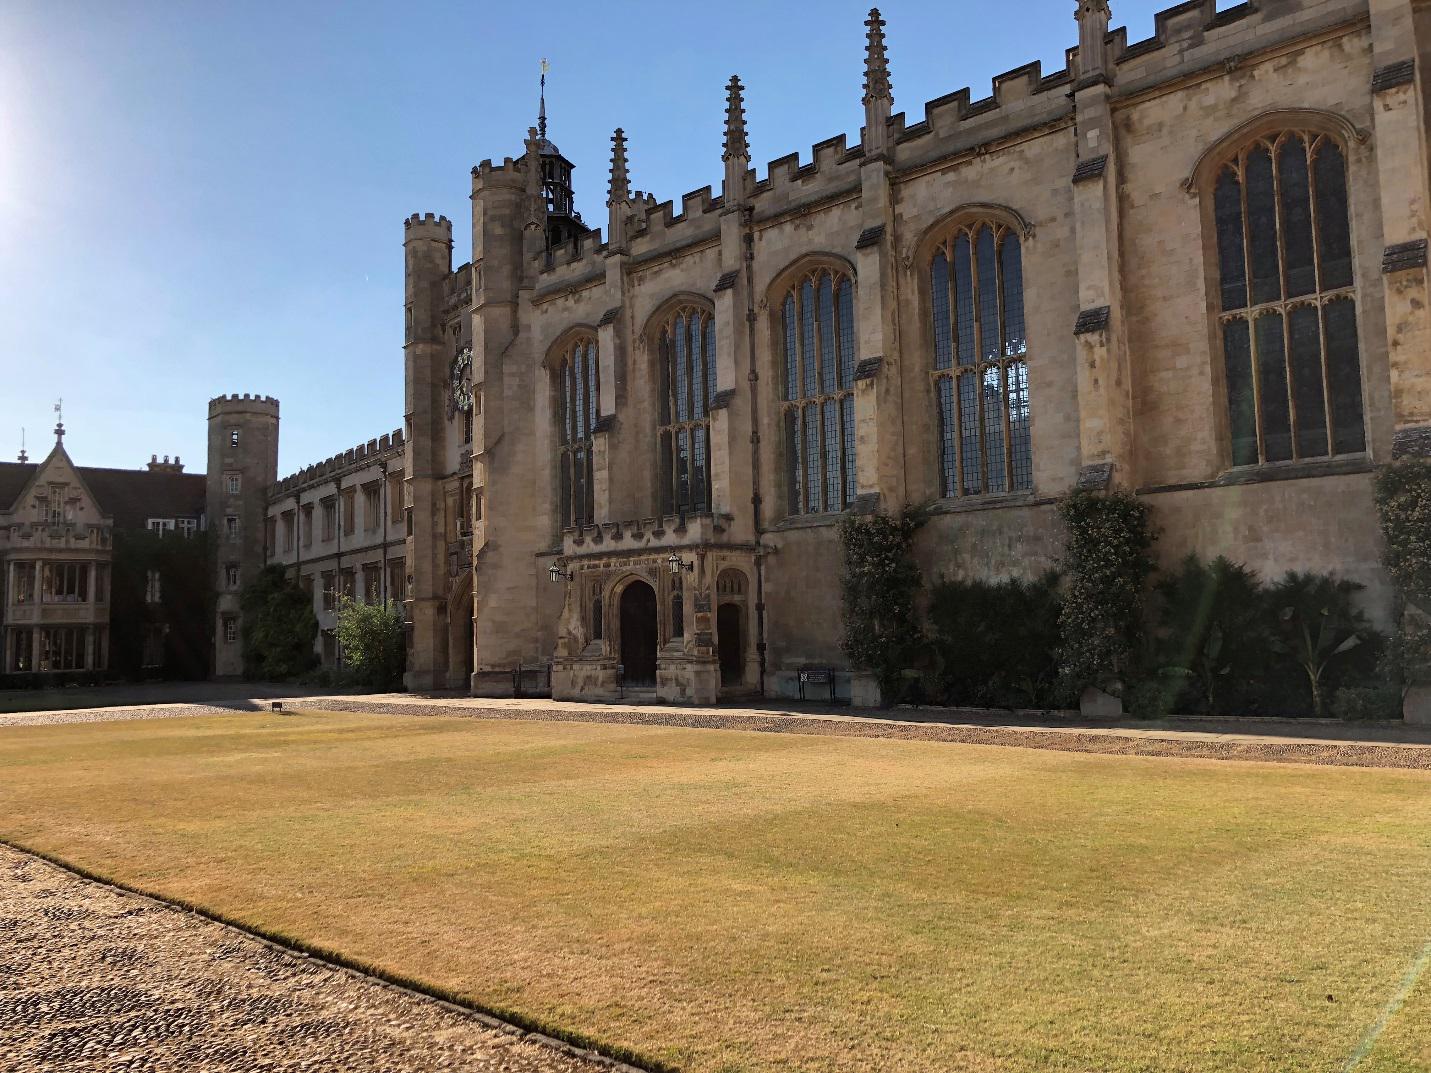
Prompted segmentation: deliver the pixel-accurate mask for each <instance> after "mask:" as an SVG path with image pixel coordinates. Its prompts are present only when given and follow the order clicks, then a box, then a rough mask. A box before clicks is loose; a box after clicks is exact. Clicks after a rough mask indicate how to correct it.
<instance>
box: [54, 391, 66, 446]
mask: <svg viewBox="0 0 1431 1073" xmlns="http://www.w3.org/2000/svg"><path fill="white" fill-rule="evenodd" d="M64 405H65V400H64V399H63V398H59V399H56V400H55V441H56V442H59V441H60V440H62V439H64V438H65V412H64Z"/></svg>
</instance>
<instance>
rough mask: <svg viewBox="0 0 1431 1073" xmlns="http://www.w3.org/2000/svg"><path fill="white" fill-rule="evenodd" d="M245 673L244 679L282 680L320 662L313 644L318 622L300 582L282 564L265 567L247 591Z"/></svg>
mask: <svg viewBox="0 0 1431 1073" xmlns="http://www.w3.org/2000/svg"><path fill="white" fill-rule="evenodd" d="M239 603H240V607H241V608H242V609H243V662H244V667H243V673H244V677H245V678H256V679H260V680H263V681H281V680H283V679H285V678H293V677H295V676H297V675H300V674H302V673H303V672H304V671H306V670H308V669H309V668H310V667H312V666H313V665H314V664H315V663H316V662H317V656H316V655H315V654H314V652H313V642H314V640H315V639H316V638H317V637H318V617H317V616H316V615H314V614H313V602H312V600H311V599H310V598H309V596H308V594H307V593H306V592H304V591H303V589H302V588H301V587H300V586H299V584H298V582H297V581H295V580H293V579H292V578H290V577H289V576H288V574H287V572H286V571H285V570H284V568H283V567H282V566H280V565H278V564H272V565H270V566H265V567H264V568H263V569H262V570H261V571H259V573H258V574H257V575H256V576H255V577H254V579H253V580H252V581H250V582H249V583H248V584H247V585H245V586H244V590H243V595H242V596H241V597H240V601H239Z"/></svg>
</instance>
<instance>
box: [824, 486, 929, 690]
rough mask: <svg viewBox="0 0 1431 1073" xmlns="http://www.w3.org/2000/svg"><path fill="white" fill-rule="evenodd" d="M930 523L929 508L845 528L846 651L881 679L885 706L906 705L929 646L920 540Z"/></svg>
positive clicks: (854, 521) (846, 522) (850, 520)
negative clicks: (909, 674) (903, 688)
mask: <svg viewBox="0 0 1431 1073" xmlns="http://www.w3.org/2000/svg"><path fill="white" fill-rule="evenodd" d="M927 517H928V514H927V512H926V510H925V509H924V508H923V507H908V508H906V509H905V510H903V511H901V512H900V513H899V514H895V515H890V514H874V515H870V516H867V517H847V518H844V519H842V520H841V522H840V544H841V547H842V550H843V563H842V565H843V570H842V573H841V577H840V589H841V593H842V595H843V597H844V611H845V633H844V641H843V647H844V650H845V654H846V655H847V656H849V657H850V662H851V663H852V664H854V666H855V667H858V668H859V669H861V670H864V671H868V672H870V673H871V674H873V675H874V676H875V679H876V680H877V681H878V682H879V686H880V692H881V695H882V696H883V697H884V699H885V703H893V702H895V701H897V700H899V699H900V682H901V675H902V672H903V671H904V670H905V669H906V668H908V667H910V666H911V665H912V664H913V663H914V662H915V661H916V660H917V658H918V655H919V652H920V650H921V648H922V646H923V643H924V631H923V629H922V627H921V625H920V615H919V609H918V607H917V605H916V600H917V598H918V594H919V588H920V585H921V578H920V572H919V566H918V564H916V563H915V561H914V536H915V534H916V533H917V532H918V531H919V528H920V526H922V525H923V524H924V522H925V520H926V519H927Z"/></svg>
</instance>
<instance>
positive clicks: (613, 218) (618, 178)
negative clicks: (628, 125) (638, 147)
mask: <svg viewBox="0 0 1431 1073" xmlns="http://www.w3.org/2000/svg"><path fill="white" fill-rule="evenodd" d="M606 209H607V214H606V215H607V219H606V245H607V248H608V249H611V250H623V249H625V248H626V219H627V217H628V216H629V215H630V214H631V179H630V176H629V175H628V174H627V170H626V132H625V131H624V130H622V129H621V128H620V127H617V128H616V131H615V132H614V133H613V134H612V135H611V184H610V186H609V187H608V188H607V191H606Z"/></svg>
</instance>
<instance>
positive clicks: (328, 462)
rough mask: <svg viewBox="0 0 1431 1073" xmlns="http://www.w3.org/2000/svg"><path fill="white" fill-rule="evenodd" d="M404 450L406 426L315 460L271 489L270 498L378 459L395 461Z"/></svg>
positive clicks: (355, 468)
mask: <svg viewBox="0 0 1431 1073" xmlns="http://www.w3.org/2000/svg"><path fill="white" fill-rule="evenodd" d="M402 451H403V434H402V429H394V430H393V431H392V432H390V433H385V434H384V435H382V436H379V437H377V438H376V439H371V440H369V441H368V442H367V443H360V444H358V445H357V446H356V447H349V448H348V449H347V450H346V451H340V452H338V453H337V454H335V455H331V456H329V457H328V458H325V459H323V461H321V462H314V463H313V464H312V465H309V466H304V467H303V468H302V469H300V470H299V471H298V472H296V473H291V474H289V475H288V476H287V477H284V478H283V479H282V480H280V481H278V482H277V483H275V484H274V485H273V486H272V487H271V488H270V489H269V490H268V498H269V500H270V502H271V501H273V500H275V499H278V498H279V497H280V496H283V495H288V494H292V493H293V492H296V491H298V490H299V489H300V488H306V487H307V486H308V485H311V484H313V483H314V482H316V481H322V480H334V479H336V478H338V477H341V476H343V475H344V474H347V473H351V472H353V471H354V470H359V469H362V468H364V467H365V466H370V465H372V464H374V463H376V462H382V461H388V462H391V461H392V460H393V459H394V458H401V457H402Z"/></svg>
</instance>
